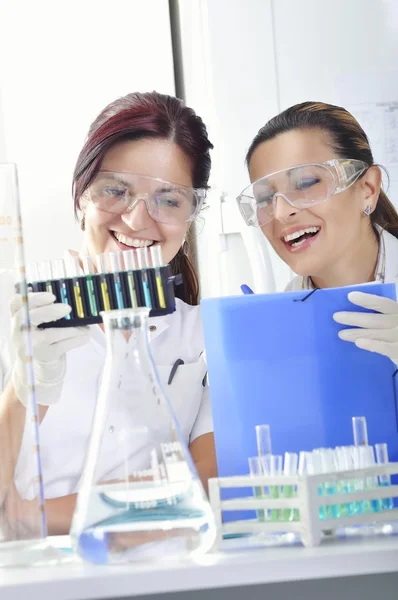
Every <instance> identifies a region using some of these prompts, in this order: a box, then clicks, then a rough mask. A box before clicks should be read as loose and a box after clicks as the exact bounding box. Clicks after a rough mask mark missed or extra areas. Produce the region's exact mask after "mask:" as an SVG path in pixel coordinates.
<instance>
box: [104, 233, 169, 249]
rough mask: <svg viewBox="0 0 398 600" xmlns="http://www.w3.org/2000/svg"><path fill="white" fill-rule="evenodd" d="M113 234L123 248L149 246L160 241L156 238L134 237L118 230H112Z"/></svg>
mask: <svg viewBox="0 0 398 600" xmlns="http://www.w3.org/2000/svg"><path fill="white" fill-rule="evenodd" d="M111 234H112V236H113V238H114V239H115V240H116V242H117V243H118V246H120V247H121V248H149V247H150V246H153V245H154V244H157V243H158V242H157V241H156V240H141V239H138V238H132V237H129V236H127V235H124V234H123V233H118V232H117V231H111Z"/></svg>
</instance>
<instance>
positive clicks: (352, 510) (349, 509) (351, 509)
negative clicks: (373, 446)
mask: <svg viewBox="0 0 398 600" xmlns="http://www.w3.org/2000/svg"><path fill="white" fill-rule="evenodd" d="M335 452H336V462H337V470H338V471H352V470H353V462H352V456H351V450H350V448H349V447H347V446H338V447H337V448H336V451H335ZM338 490H339V491H340V492H342V493H343V494H349V493H350V492H354V491H355V486H354V484H353V483H352V482H351V481H348V480H347V479H343V480H342V481H340V482H339V484H338ZM340 510H341V514H342V515H343V516H347V517H351V516H353V515H355V514H356V513H357V512H358V510H357V504H356V503H355V502H347V503H345V504H342V505H341V507H340Z"/></svg>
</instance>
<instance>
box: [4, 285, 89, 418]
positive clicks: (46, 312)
mask: <svg viewBox="0 0 398 600" xmlns="http://www.w3.org/2000/svg"><path fill="white" fill-rule="evenodd" d="M28 299H29V317H30V323H31V343H32V354H33V369H34V374H35V388H36V399H37V403H38V404H43V405H44V406H49V405H50V404H55V403H56V402H57V401H58V400H59V398H60V396H61V392H62V385H63V380H64V376H65V372H66V356H65V354H66V352H68V351H69V350H72V349H73V348H78V347H79V346H83V345H84V344H86V343H87V342H88V339H89V336H88V327H62V328H55V327H54V328H50V329H38V327H37V326H38V325H40V324H41V323H49V322H51V321H56V320H58V319H61V318H62V317H65V316H66V315H67V314H69V313H70V311H71V308H70V306H68V305H67V304H60V303H57V304H54V302H55V300H56V298H55V296H54V295H53V294H50V293H48V292H35V293H32V294H29V296H28ZM11 315H12V341H13V344H14V348H15V352H16V359H15V364H14V366H13V370H12V381H13V384H14V388H15V392H16V395H17V397H18V398H19V400H20V401H21V403H22V404H23V405H24V406H26V405H27V402H28V397H29V395H28V385H29V382H28V381H27V376H26V375H27V374H26V368H25V367H26V365H25V363H24V357H25V342H24V337H23V335H22V333H21V325H23V323H24V310H23V308H22V297H21V296H20V295H17V296H14V298H13V299H12V301H11Z"/></svg>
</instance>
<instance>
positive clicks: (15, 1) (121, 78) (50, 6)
mask: <svg viewBox="0 0 398 600" xmlns="http://www.w3.org/2000/svg"><path fill="white" fill-rule="evenodd" d="M154 89H156V90H157V91H159V92H164V93H170V94H173V93H174V73H173V61H172V47H171V35H170V26H169V9H168V1H167V0H145V1H142V0H112V2H107V1H105V0H68V2H58V1H56V0H55V1H54V0H35V1H30V0H0V161H6V162H7V161H10V162H16V163H17V165H18V169H19V177H20V186H21V201H22V211H23V219H24V229H25V240H26V254H27V257H28V260H29V261H32V260H39V259H44V258H55V257H57V256H62V254H63V252H64V250H65V249H66V248H76V247H79V244H80V235H79V229H78V227H76V225H75V223H74V217H73V207H72V196H71V182H72V172H73V168H74V165H75V162H76V159H77V156H78V153H79V151H80V149H81V147H82V144H83V142H84V139H85V136H86V134H87V131H88V128H89V125H90V123H91V122H92V121H93V120H94V118H95V117H96V116H97V114H98V112H99V111H100V110H102V109H103V108H104V107H105V106H106V104H108V103H109V102H111V101H112V100H114V99H116V98H117V97H118V96H121V95H124V94H126V93H129V92H133V91H151V90H154Z"/></svg>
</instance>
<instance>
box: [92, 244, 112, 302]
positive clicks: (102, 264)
mask: <svg viewBox="0 0 398 600" xmlns="http://www.w3.org/2000/svg"><path fill="white" fill-rule="evenodd" d="M95 262H96V263H97V272H98V274H99V276H100V288H101V295H102V302H103V304H104V310H111V303H110V300H109V291H108V284H107V282H106V277H105V273H108V267H107V260H106V254H97V256H96V257H95Z"/></svg>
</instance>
